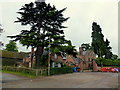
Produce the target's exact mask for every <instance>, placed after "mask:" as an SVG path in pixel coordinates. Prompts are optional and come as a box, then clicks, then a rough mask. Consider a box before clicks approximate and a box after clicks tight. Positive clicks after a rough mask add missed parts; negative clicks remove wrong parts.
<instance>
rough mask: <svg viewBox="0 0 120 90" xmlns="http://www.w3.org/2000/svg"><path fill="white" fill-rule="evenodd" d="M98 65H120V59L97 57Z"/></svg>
mask: <svg viewBox="0 0 120 90" xmlns="http://www.w3.org/2000/svg"><path fill="white" fill-rule="evenodd" d="M95 61H96V63H97V64H98V66H101V65H102V64H103V66H120V60H111V59H105V58H97V59H95Z"/></svg>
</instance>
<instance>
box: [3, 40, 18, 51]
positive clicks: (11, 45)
mask: <svg viewBox="0 0 120 90" xmlns="http://www.w3.org/2000/svg"><path fill="white" fill-rule="evenodd" d="M5 47H6V49H5V50H7V51H14V52H18V47H17V46H16V43H15V42H14V41H11V40H10V41H9V43H8V44H6V46H5Z"/></svg>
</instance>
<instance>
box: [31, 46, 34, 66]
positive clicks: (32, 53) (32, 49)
mask: <svg viewBox="0 0 120 90" xmlns="http://www.w3.org/2000/svg"><path fill="white" fill-rule="evenodd" d="M33 57H34V48H33V47H32V48H31V68H32V67H33Z"/></svg>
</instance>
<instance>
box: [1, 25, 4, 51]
mask: <svg viewBox="0 0 120 90" xmlns="http://www.w3.org/2000/svg"><path fill="white" fill-rule="evenodd" d="M1 33H3V28H2V25H1V24H0V36H1ZM2 46H4V43H3V42H2V41H0V49H1V47H2Z"/></svg>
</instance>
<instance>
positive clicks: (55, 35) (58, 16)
mask: <svg viewBox="0 0 120 90" xmlns="http://www.w3.org/2000/svg"><path fill="white" fill-rule="evenodd" d="M65 10H66V8H63V9H62V10H57V9H56V7H55V6H51V5H50V4H47V3H45V2H35V3H32V2H31V3H29V4H25V5H24V6H23V7H22V8H21V9H19V12H17V13H18V14H20V16H21V17H17V19H18V20H17V21H15V22H20V23H21V25H30V30H22V31H21V33H20V34H19V35H16V36H8V37H10V38H13V39H14V41H19V42H20V43H21V44H22V45H23V46H27V47H30V46H32V47H34V48H36V52H35V56H36V65H37V66H38V65H39V64H40V59H41V58H42V54H43V50H44V49H45V48H48V45H49V40H50V43H52V45H51V48H58V47H61V46H64V44H66V43H67V42H68V41H67V40H65V38H64V37H65V36H64V32H63V30H62V29H63V28H66V27H65V26H63V25H62V24H63V23H64V22H65V21H67V20H68V19H69V17H67V18H64V16H63V12H64V11H65ZM67 44H68V43H67ZM69 44H70V43H69ZM69 44H68V45H69ZM57 51H58V50H57Z"/></svg>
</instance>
